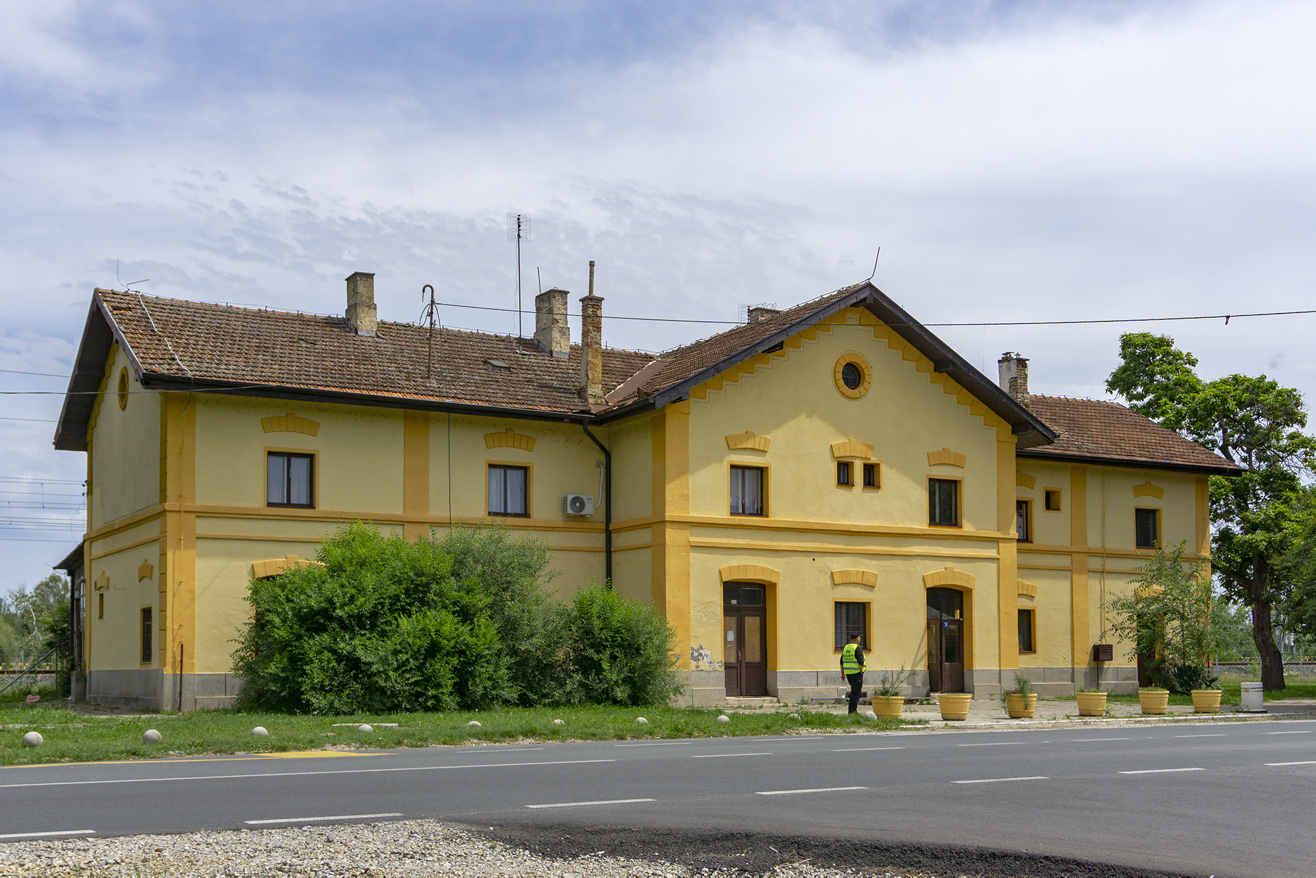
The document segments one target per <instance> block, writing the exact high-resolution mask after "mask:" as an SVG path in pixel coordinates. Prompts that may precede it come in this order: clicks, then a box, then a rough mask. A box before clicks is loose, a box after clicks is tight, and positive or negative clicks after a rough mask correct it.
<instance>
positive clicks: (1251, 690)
mask: <svg viewBox="0 0 1316 878" xmlns="http://www.w3.org/2000/svg"><path fill="white" fill-rule="evenodd" d="M1241 685H1242V692H1241V694H1240V697H1239V700H1238V701H1239V703H1238V709H1239V710H1241V711H1243V713H1265V712H1266V705H1265V695H1264V693H1263V692H1262V691H1261V684H1260V683H1243V684H1241Z"/></svg>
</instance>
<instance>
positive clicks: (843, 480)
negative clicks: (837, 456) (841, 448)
mask: <svg viewBox="0 0 1316 878" xmlns="http://www.w3.org/2000/svg"><path fill="white" fill-rule="evenodd" d="M836 485H837V487H839V488H849V487H853V486H854V464H852V463H850V461H848V460H838V461H837V462H836Z"/></svg>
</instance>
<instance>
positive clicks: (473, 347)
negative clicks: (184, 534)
mask: <svg viewBox="0 0 1316 878" xmlns="http://www.w3.org/2000/svg"><path fill="white" fill-rule="evenodd" d="M96 295H97V296H99V297H100V299H101V300H102V301H103V302H104V303H105V305H106V307H107V310H108V311H109V313H110V315H111V317H112V318H113V320H114V323H115V324H116V325H117V326H118V328H119V330H120V332H121V333H122V335H123V337H124V338H125V339H126V340H127V342H128V344H129V346H130V347H131V349H132V352H133V354H134V355H135V356H136V358H137V361H138V363H139V364H140V365H141V367H142V369H143V372H144V374H145V375H146V376H148V377H149V376H152V375H159V376H176V377H185V378H195V379H199V380H214V381H224V382H238V383H243V384H246V383H250V384H259V385H270V386H276V387H279V388H295V389H302V390H307V391H331V392H336V393H350V394H363V395H368V396H377V397H378V396H384V397H395V398H398V399H409V400H415V401H420V402H430V403H459V404H464V405H475V406H492V407H499V408H513V409H523V410H527V411H539V412H584V411H588V408H587V407H586V406H585V404H584V402H583V401H582V400H581V398H580V395H579V393H578V392H577V387H578V386H579V381H580V377H579V376H580V346H579V345H572V347H571V354H570V356H569V357H566V358H560V357H552V356H550V355H549V354H546V353H544V352H542V351H540V350H539V349H538V348H537V347H536V346H535V344H534V342H533V341H530V340H524V339H516V338H513V337H511V336H503V335H493V334H489V333H480V332H464V331H460V330H452V329H442V330H436V331H435V337H434V369H433V376H432V377H427V375H426V357H427V352H428V341H427V330H426V329H425V328H423V327H419V326H415V325H412V324H408V323H387V322H382V321H381V322H380V324H379V329H378V335H376V336H373V337H367V336H358V335H356V334H355V333H353V332H350V331H349V330H348V329H347V327H346V323H345V321H344V319H343V318H342V317H323V316H315V315H307V314H295V313H291V312H286V311H265V310H258V309H252V308H235V307H231V306H227V305H209V304H201V303H197V302H186V301H180V300H176V299H162V298H155V297H149V296H138V295H136V294H133V293H122V292H113V291H107V290H97V291H96ZM653 359H654V358H653V355H652V354H647V353H640V352H635V351H626V350H618V349H616V348H604V350H603V384H604V387H605V388H614V387H617V386H618V385H620V384H622V383H623V382H624V381H626V379H628V378H630V377H631V376H632V375H634V374H635V373H636V372H638V371H639V370H640V369H642V368H643V367H644V366H646V365H648V364H649V363H650V362H652V361H653ZM491 360H492V361H495V362H494V363H490V361H491ZM504 366H505V367H506V368H503V367H504Z"/></svg>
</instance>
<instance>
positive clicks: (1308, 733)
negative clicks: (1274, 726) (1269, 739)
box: [1261, 729, 1311, 735]
mask: <svg viewBox="0 0 1316 878" xmlns="http://www.w3.org/2000/svg"><path fill="white" fill-rule="evenodd" d="M1261 734H1263V735H1310V734H1311V729H1303V730H1302V731H1300V732H1262V733H1261Z"/></svg>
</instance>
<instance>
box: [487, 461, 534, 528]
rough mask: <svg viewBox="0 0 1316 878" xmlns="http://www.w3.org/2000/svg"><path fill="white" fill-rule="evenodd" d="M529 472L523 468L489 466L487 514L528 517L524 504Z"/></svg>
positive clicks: (528, 512) (494, 464) (495, 464)
mask: <svg viewBox="0 0 1316 878" xmlns="http://www.w3.org/2000/svg"><path fill="white" fill-rule="evenodd" d="M528 475H529V470H528V469H527V468H526V467H523V466H503V465H502V464H497V463H491V464H489V514H490V515H527V516H528V515H529V514H530V511H529V508H528V505H527V503H526V498H527V488H528V484H529V481H530V480H529V478H527V477H528Z"/></svg>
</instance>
